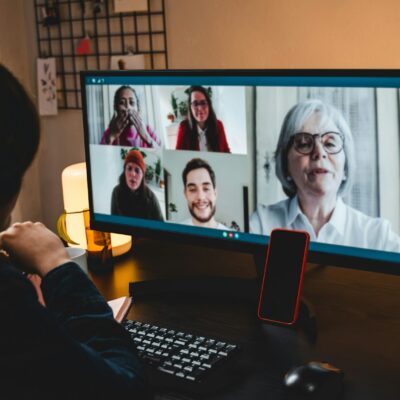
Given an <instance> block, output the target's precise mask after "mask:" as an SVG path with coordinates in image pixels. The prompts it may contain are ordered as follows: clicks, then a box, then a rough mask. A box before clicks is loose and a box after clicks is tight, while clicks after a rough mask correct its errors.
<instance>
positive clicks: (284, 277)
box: [258, 229, 309, 324]
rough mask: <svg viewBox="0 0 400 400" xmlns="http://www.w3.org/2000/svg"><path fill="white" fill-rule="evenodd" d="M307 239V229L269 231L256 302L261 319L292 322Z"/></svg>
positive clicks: (295, 311)
mask: <svg viewBox="0 0 400 400" xmlns="http://www.w3.org/2000/svg"><path fill="white" fill-rule="evenodd" d="M308 243H309V235H308V233H307V232H302V231H291V230H284V229H275V230H273V231H272V232H271V236H270V240H269V245H268V253H267V260H266V264H265V269H264V277H263V282H262V286H261V294H260V302H259V306H258V316H259V317H260V318H261V319H266V320H271V321H273V322H281V323H284V324H292V323H294V322H295V320H296V318H297V311H298V303H299V296H300V290H301V281H302V276H303V270H304V267H305V264H306V261H307V250H308Z"/></svg>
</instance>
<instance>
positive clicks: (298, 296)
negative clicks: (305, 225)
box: [257, 228, 310, 325]
mask: <svg viewBox="0 0 400 400" xmlns="http://www.w3.org/2000/svg"><path fill="white" fill-rule="evenodd" d="M275 231H285V232H297V233H302V234H304V236H305V238H306V241H305V246H304V253H303V259H302V262H301V271H300V279H299V285H298V289H297V297H296V305H295V309H294V313H293V320H292V321H290V322H285V321H276V320H273V319H269V318H265V317H262V316H261V315H260V311H261V310H260V309H261V304H262V298H263V292H264V284H265V278H266V276H267V269H268V258H269V254H270V250H271V247H272V239H273V233H274V232H275ZM309 242H310V235H309V234H308V232H306V231H299V230H293V229H282V228H277V229H273V230H272V231H271V234H270V240H269V244H268V251H267V258H266V261H265V267H264V276H263V280H262V284H261V290H260V299H259V302H258V310H257V315H258V318H259V319H261V320H263V321H268V322H273V323H275V324H283V325H293V324H294V323H295V322H296V320H297V316H298V312H299V304H300V293H301V288H302V285H303V275H304V269H305V266H306V264H307V254H308V244H309Z"/></svg>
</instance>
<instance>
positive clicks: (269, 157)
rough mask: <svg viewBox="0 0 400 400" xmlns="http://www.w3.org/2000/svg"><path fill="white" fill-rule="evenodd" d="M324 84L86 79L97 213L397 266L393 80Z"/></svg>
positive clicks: (106, 218)
mask: <svg viewBox="0 0 400 400" xmlns="http://www.w3.org/2000/svg"><path fill="white" fill-rule="evenodd" d="M329 79H330V78H315V79H314V81H313V79H312V78H310V77H308V79H307V81H306V83H307V85H305V84H303V83H302V80H303V81H305V80H304V79H303V78H301V77H299V78H298V79H297V80H296V79H293V77H292V80H289V79H286V80H285V78H284V77H280V78H279V77H269V78H264V79H263V78H262V77H254V78H251V77H246V79H244V78H243V79H242V80H241V77H230V79H223V77H204V76H202V77H194V76H180V77H171V76H164V77H162V76H160V77H151V76H150V77H144V76H142V77H140V76H133V75H132V76H117V75H116V76H110V75H104V76H99V75H96V76H86V77H85V97H86V101H85V114H84V115H85V118H86V132H85V134H86V135H87V143H89V152H88V155H89V160H88V161H89V173H90V182H91V185H90V186H91V187H90V190H91V199H92V204H91V207H92V210H93V213H94V218H95V219H97V220H98V221H102V222H109V223H112V224H113V225H114V226H118V225H124V226H132V227H139V228H149V229H154V230H160V231H165V232H178V233H182V234H186V233H187V234H191V235H199V236H203V237H216V238H221V239H226V240H237V241H238V242H240V241H242V242H250V243H259V244H264V243H266V239H267V236H269V234H270V232H271V230H272V229H274V228H289V229H298V230H306V231H307V232H308V233H309V234H310V238H311V242H312V245H313V246H314V249H316V250H321V251H327V252H330V251H334V252H336V253H343V254H348V255H357V256H363V254H364V253H365V252H366V251H368V252H369V253H368V255H369V256H371V254H372V255H374V254H375V256H376V258H377V259H386V260H389V261H396V262H397V261H400V144H399V141H400V139H399V138H400V129H399V120H400V115H399V114H400V109H399V89H398V87H400V85H399V83H400V81H399V82H397V81H396V82H395V83H396V84H393V85H390V86H391V87H388V85H387V84H386V85H385V86H386V87H382V86H380V82H379V78H376V80H375V81H374V82H375V83H374V85H373V86H372V85H371V80H369V81H368V85H363V82H362V80H359V81H358V84H357V86H355V85H354V84H353V83H352V81H351V78H349V77H347V78H346V77H343V78H341V80H339V81H338V80H337V79H336V80H329ZM346 79H347V80H346ZM242 82H243V83H244V84H241V83H242ZM293 83H295V84H293ZM333 83H334V84H333ZM396 86H397V87H396ZM371 250H372V252H371ZM363 252H364V253H363Z"/></svg>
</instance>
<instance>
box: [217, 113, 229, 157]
mask: <svg viewBox="0 0 400 400" xmlns="http://www.w3.org/2000/svg"><path fill="white" fill-rule="evenodd" d="M217 126H218V146H219V151H220V152H221V153H230V152H231V149H230V148H229V145H228V140H227V139H226V134H225V129H224V124H223V123H222V122H221V121H220V120H218V121H217Z"/></svg>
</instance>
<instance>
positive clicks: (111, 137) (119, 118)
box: [100, 112, 131, 145]
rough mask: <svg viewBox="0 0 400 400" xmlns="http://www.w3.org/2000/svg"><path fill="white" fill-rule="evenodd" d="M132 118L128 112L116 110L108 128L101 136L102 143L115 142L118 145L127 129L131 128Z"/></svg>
mask: <svg viewBox="0 0 400 400" xmlns="http://www.w3.org/2000/svg"><path fill="white" fill-rule="evenodd" d="M130 123H131V119H130V117H129V114H127V113H123V112H120V113H117V112H114V115H113V117H112V118H111V121H110V124H109V125H108V128H107V129H106V130H105V131H104V133H103V136H102V137H101V140H100V144H111V145H113V144H115V145H118V144H119V141H120V137H121V135H122V133H123V132H124V130H125V129H127V128H129V124H130Z"/></svg>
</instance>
